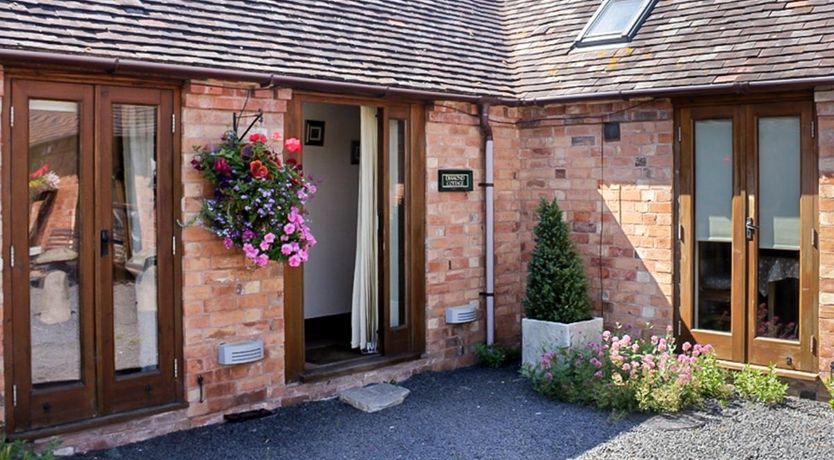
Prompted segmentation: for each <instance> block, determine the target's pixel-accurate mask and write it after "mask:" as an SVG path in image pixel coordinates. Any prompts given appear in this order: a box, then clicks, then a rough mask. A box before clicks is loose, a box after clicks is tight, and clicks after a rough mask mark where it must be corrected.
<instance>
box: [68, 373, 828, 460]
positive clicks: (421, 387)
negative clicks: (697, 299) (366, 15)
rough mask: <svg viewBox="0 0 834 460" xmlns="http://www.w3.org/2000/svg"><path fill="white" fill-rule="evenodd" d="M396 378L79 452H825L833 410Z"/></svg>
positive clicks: (333, 455)
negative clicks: (623, 400) (373, 409)
mask: <svg viewBox="0 0 834 460" xmlns="http://www.w3.org/2000/svg"><path fill="white" fill-rule="evenodd" d="M402 385H403V386H405V387H407V388H409V389H410V390H411V395H410V396H409V397H408V398H407V399H406V401H405V402H404V403H403V404H402V405H400V406H398V407H394V408H391V409H388V410H384V411H382V412H378V413H376V414H365V413H362V412H359V411H357V410H355V409H353V408H351V407H348V406H346V405H344V404H342V403H340V402H339V401H337V400H329V401H323V402H316V403H309V404H304V405H300V406H294V407H289V408H283V409H279V410H278V411H277V412H276V413H275V414H274V415H272V416H269V417H266V418H262V419H259V420H254V421H249V422H243V423H236V424H222V425H215V426H210V427H204V428H199V429H195V430H191V431H187V432H181V433H173V434H170V435H167V436H162V437H159V438H155V439H152V440H149V441H145V442H142V443H137V444H132V445H128V446H125V447H121V448H117V449H111V450H107V451H102V452H94V453H91V454H88V455H87V456H83V457H78V458H87V459H141V460H152V459H166V460H167V459H201V460H203V459H218V458H222V459H266V458H270V459H271V458H289V459H308V458H309V459H316V458H325V459H371V458H372V459H378V458H379V459H400V458H402V459H410V458H415V459H417V458H419V459H459V458H461V459H463V458H466V459H468V458H478V459H516V458H519V459H520V458H524V459H539V458H542V459H544V458H547V459H559V458H584V459H595V460H596V459H606V458H612V459H618V460H621V459H630V458H639V459H645V458H660V459H667V458H676V459H710V460H711V459H725V458H727V459H729V458H732V459H739V458H763V459H764V458H774V459H791V458H796V459H812V458H819V459H832V458H834V411H832V410H831V409H829V408H828V407H827V406H826V405H825V404H823V403H819V402H813V401H804V400H798V399H790V400H789V401H788V403H787V405H785V406H782V407H779V408H767V407H764V406H758V405H753V404H743V403H733V404H730V405H729V406H728V407H726V408H721V407H718V406H710V407H707V408H705V409H704V410H700V411H695V412H691V413H687V414H682V415H676V416H673V417H662V416H656V417H650V416H647V415H633V416H630V417H627V418H624V419H619V420H615V419H612V418H611V417H610V416H609V414H608V413H604V412H599V411H595V410H591V409H587V408H583V407H578V406H574V405H569V404H561V403H558V402H554V401H551V400H548V399H546V398H543V397H541V396H539V395H537V394H536V393H534V392H533V391H532V390H531V389H530V386H529V384H528V383H527V382H526V381H525V380H524V379H522V378H520V377H519V376H518V374H517V373H516V372H515V371H514V370H513V369H502V370H490V369H483V368H477V367H475V368H469V369H461V370H457V371H452V372H444V373H431V374H422V375H418V376H415V377H413V378H411V379H409V380H408V381H406V382H403V383H402Z"/></svg>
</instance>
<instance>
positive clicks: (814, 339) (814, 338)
mask: <svg viewBox="0 0 834 460" xmlns="http://www.w3.org/2000/svg"><path fill="white" fill-rule="evenodd" d="M810 347H811V354H812V355H816V354H817V336H815V335H812V336H811V344H810Z"/></svg>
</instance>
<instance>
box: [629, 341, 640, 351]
mask: <svg viewBox="0 0 834 460" xmlns="http://www.w3.org/2000/svg"><path fill="white" fill-rule="evenodd" d="M639 349H640V345H637V344H636V343H635V344H634V345H632V346H631V352H632V353H637V350H639Z"/></svg>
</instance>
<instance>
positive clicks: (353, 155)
mask: <svg viewBox="0 0 834 460" xmlns="http://www.w3.org/2000/svg"><path fill="white" fill-rule="evenodd" d="M350 164H352V165H358V164H359V141H350Z"/></svg>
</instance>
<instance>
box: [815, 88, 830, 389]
mask: <svg viewBox="0 0 834 460" xmlns="http://www.w3.org/2000/svg"><path fill="white" fill-rule="evenodd" d="M815 100H816V106H817V107H816V109H817V126H818V127H819V128H818V131H819V133H818V135H817V139H818V141H819V146H818V152H819V209H820V215H819V232H820V234H819V244H820V268H819V270H820V281H819V283H820V293H819V340H820V343H819V366H820V367H819V368H820V372H822V373H824V374H825V375H826V376H827V375H828V372H829V366H830V365H831V362H832V361H834V91H818V92H817V93H816V95H815Z"/></svg>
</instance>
